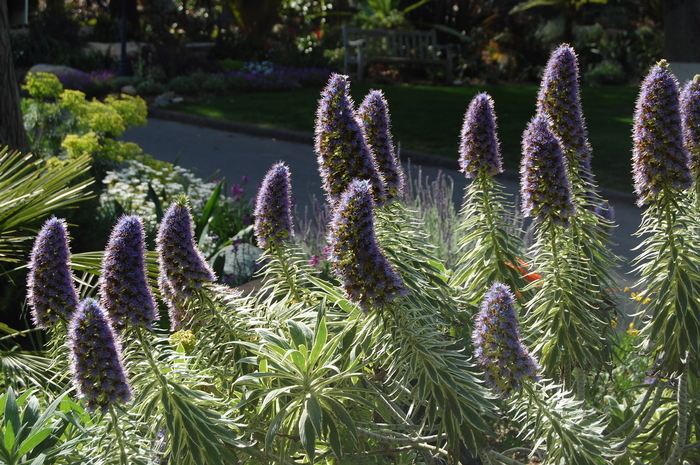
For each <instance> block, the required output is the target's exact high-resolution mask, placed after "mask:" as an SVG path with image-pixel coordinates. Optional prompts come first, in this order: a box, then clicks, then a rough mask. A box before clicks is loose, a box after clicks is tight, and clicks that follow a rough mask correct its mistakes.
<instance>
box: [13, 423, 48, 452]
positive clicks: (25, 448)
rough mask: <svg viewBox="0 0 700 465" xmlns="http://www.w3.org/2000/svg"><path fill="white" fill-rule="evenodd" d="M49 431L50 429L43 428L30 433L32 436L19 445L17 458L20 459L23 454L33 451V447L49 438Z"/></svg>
mask: <svg viewBox="0 0 700 465" xmlns="http://www.w3.org/2000/svg"><path fill="white" fill-rule="evenodd" d="M51 431H52V428H44V429H40V430H34V431H32V434H30V435H29V437H28V438H27V439H25V440H24V442H22V444H20V446H19V450H18V451H17V457H22V456H23V455H24V454H26V453H28V452H29V451H30V450H32V449H34V447H35V446H37V445H38V444H39V443H41V442H42V441H43V440H44V439H46V438H47V437H49V435H50V434H51Z"/></svg>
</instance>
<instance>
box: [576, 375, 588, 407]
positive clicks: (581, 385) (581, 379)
mask: <svg viewBox="0 0 700 465" xmlns="http://www.w3.org/2000/svg"><path fill="white" fill-rule="evenodd" d="M574 382H575V383H576V390H575V391H574V392H575V393H576V400H580V401H581V402H585V401H586V372H585V371H584V370H583V368H581V367H575V368H574Z"/></svg>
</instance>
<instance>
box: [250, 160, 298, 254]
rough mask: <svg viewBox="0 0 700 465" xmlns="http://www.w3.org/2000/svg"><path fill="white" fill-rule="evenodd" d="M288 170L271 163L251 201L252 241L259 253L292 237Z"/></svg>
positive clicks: (290, 190) (280, 165) (283, 165)
mask: <svg viewBox="0 0 700 465" xmlns="http://www.w3.org/2000/svg"><path fill="white" fill-rule="evenodd" d="M291 197H292V187H291V183H290V181H289V167H287V165H285V164H284V163H282V162H280V163H275V164H274V165H273V166H272V168H270V171H268V172H267V174H266V175H265V178H264V179H263V182H262V186H261V187H260V190H259V191H258V196H257V198H256V200H255V226H253V229H254V231H255V237H256V238H257V240H258V245H259V246H260V247H262V248H263V249H268V248H270V247H272V246H273V245H274V246H280V245H282V243H283V242H284V241H285V240H287V239H288V238H290V237H292V236H294V229H293V227H292V201H291Z"/></svg>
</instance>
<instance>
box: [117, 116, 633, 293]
mask: <svg viewBox="0 0 700 465" xmlns="http://www.w3.org/2000/svg"><path fill="white" fill-rule="evenodd" d="M167 113H169V112H165V113H163V112H161V113H159V114H158V116H159V117H160V118H178V119H182V120H183V121H189V122H194V123H198V124H199V125H194V124H185V123H183V122H176V121H168V120H165V119H160V118H152V117H151V118H149V120H148V125H147V126H145V127H140V128H134V129H130V130H129V131H127V132H126V133H125V134H124V136H123V137H122V139H123V140H126V141H131V142H135V143H137V144H139V145H140V146H141V148H143V150H144V152H145V153H148V154H150V155H152V156H153V157H155V158H157V159H160V160H165V161H170V162H173V161H175V160H176V159H179V161H178V163H179V165H180V166H183V167H185V168H189V169H192V170H193V171H194V172H195V173H196V174H197V175H199V176H201V177H202V178H205V179H206V178H210V177H214V178H223V177H225V178H226V179H227V182H228V185H229V186H230V185H232V184H234V183H237V182H240V180H241V177H242V176H244V175H246V176H248V177H249V178H250V183H249V189H248V193H249V195H254V189H255V186H256V185H257V184H258V183H259V182H260V181H261V180H262V178H263V176H264V175H265V173H266V172H267V170H268V169H269V168H270V166H272V164H273V163H275V162H277V161H280V160H281V161H284V162H286V163H287V164H288V165H289V167H290V170H291V173H292V190H293V195H294V197H295V198H296V200H297V203H298V204H299V205H300V206H304V205H308V204H309V201H310V197H311V196H312V195H316V196H317V197H318V198H319V199H322V198H323V192H322V190H321V181H320V178H319V175H318V169H317V164H316V155H315V154H314V151H313V147H312V145H311V144H310V142H311V135H308V134H299V133H291V132H288V131H274V130H266V129H260V128H257V127H252V126H247V125H236V124H234V123H231V124H230V125H228V126H227V125H226V123H216V122H213V121H210V120H206V119H202V118H194V119H189V120H188V119H187V118H186V117H184V116H182V115H180V116H174V115H172V114H170V115H168V114H167ZM202 125H207V126H215V127H216V126H218V127H220V128H228V129H233V130H240V131H245V132H248V133H253V134H257V135H250V134H243V133H240V132H230V131H229V130H221V129H212V128H211V127H205V126H202ZM282 139H288V140H282ZM290 139H291V140H296V141H303V142H291V141H289V140H290ZM416 159H418V160H420V162H421V163H423V165H422V166H421V168H420V169H421V171H422V175H423V176H424V177H428V179H429V180H430V181H432V180H435V178H436V177H437V175H438V171H440V170H442V171H443V172H445V173H446V174H447V175H448V176H450V177H451V178H452V179H453V181H454V185H455V188H454V196H455V202H459V201H460V200H461V196H462V192H463V190H464V187H465V186H466V184H467V182H466V179H465V178H464V176H463V175H462V174H461V173H459V172H458V171H456V169H452V168H447V167H444V166H443V167H440V168H439V167H435V166H426V165H431V164H436V163H437V164H443V165H445V162H444V160H437V162H435V160H434V159H433V158H432V157H429V156H427V157H426V156H423V155H421V154H415V155H413V154H412V160H416ZM452 163H453V164H454V166H455V167H456V163H455V162H452ZM446 166H452V165H450V164H449V163H448V164H447V165H446ZM417 170H418V168H417V166H416V164H415V163H413V164H412V169H411V173H412V176H413V177H414V179H415V178H416V176H417ZM500 180H501V182H503V183H504V184H505V185H506V188H507V190H508V191H509V192H511V193H513V194H517V192H518V181H517V178H516V177H515V176H513V174H512V173H511V175H510V176H505V177H502V178H501V179H500ZM603 195H604V197H606V198H608V199H610V200H611V204H612V205H613V207H614V208H615V213H616V220H617V222H618V224H619V226H618V227H617V228H616V230H615V232H614V234H613V240H614V241H615V243H616V246H615V247H614V251H615V253H617V254H618V255H620V256H622V257H624V258H626V259H630V258H632V257H634V256H635V254H634V252H632V249H633V248H634V247H635V246H636V245H637V244H638V239H637V238H636V237H633V234H634V232H635V231H636V230H637V227H638V226H639V222H640V217H641V209H639V208H637V207H636V206H634V204H633V198H632V197H631V196H629V195H625V194H619V193H615V192H604V193H603ZM629 269H630V266H629V262H626V263H625V265H624V266H623V271H625V272H627V271H629ZM624 281H625V284H629V283H630V282H631V281H633V280H632V279H631V278H630V277H629V276H626V277H625V279H624Z"/></svg>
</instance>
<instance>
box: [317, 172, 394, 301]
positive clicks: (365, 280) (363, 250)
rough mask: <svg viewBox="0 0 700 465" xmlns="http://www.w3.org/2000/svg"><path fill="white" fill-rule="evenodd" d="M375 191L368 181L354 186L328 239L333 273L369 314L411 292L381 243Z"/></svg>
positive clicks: (336, 214) (342, 202)
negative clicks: (386, 255) (380, 245)
mask: <svg viewBox="0 0 700 465" xmlns="http://www.w3.org/2000/svg"><path fill="white" fill-rule="evenodd" d="M371 191H372V188H371V186H370V182H369V181H367V180H359V179H356V180H354V181H352V182H351V183H350V185H349V186H348V189H347V190H346V191H345V192H344V193H343V195H342V197H341V199H340V201H339V203H338V206H337V207H336V208H335V210H334V212H333V218H332V220H331V224H330V232H329V240H328V242H329V244H330V248H331V254H330V261H331V263H332V265H333V271H334V272H335V274H336V276H337V277H338V279H340V282H341V286H342V287H343V290H344V291H345V293H346V294H347V296H348V298H349V299H350V301H352V302H356V303H359V305H360V308H361V309H362V310H363V311H365V312H366V311H368V310H370V309H373V308H375V309H376V308H381V307H382V306H384V305H385V304H386V303H388V302H390V301H392V300H394V299H396V298H397V297H399V296H401V295H405V294H407V293H408V290H407V289H406V287H405V286H404V284H403V281H402V280H401V277H400V276H399V274H398V273H397V272H396V271H395V270H394V269H393V268H392V266H391V264H389V261H388V260H387V258H386V257H385V256H384V253H383V252H382V250H381V249H380V248H379V245H378V243H377V238H376V235H375V232H374V201H373V200H372V192H371Z"/></svg>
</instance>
